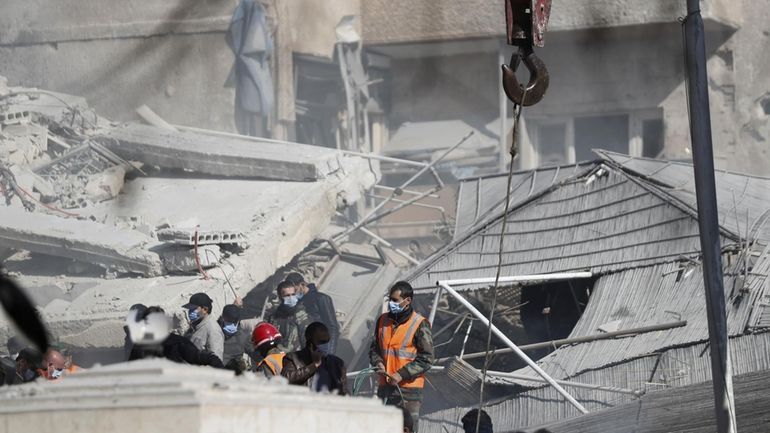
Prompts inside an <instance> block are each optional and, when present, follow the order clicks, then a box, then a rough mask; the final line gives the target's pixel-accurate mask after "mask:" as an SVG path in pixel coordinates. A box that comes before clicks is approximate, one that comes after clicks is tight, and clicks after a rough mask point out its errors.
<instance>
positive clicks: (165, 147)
mask: <svg viewBox="0 0 770 433" xmlns="http://www.w3.org/2000/svg"><path fill="white" fill-rule="evenodd" d="M214 134H215V133H214V132H213V131H212V132H211V133H210V134H209V133H202V132H194V131H189V130H183V131H179V132H175V131H169V130H165V129H161V128H156V127H152V126H145V125H135V124H127V125H124V126H120V127H117V128H114V129H111V130H109V131H107V132H105V133H104V134H103V135H102V136H100V137H98V138H97V139H96V140H97V141H98V142H99V143H100V144H102V145H104V146H105V147H107V148H109V149H110V150H111V151H113V152H115V153H116V154H117V155H119V156H120V157H121V158H124V159H127V160H132V161H141V162H144V163H146V164H150V165H155V166H158V167H164V168H171V169H184V170H190V171H193V172H196V173H202V174H209V175H214V176H226V177H246V178H261V179H271V180H288V181H315V180H318V179H322V178H324V177H326V176H327V175H329V174H330V173H333V172H335V171H337V170H338V169H339V168H340V163H339V161H338V160H337V156H338V153H337V152H336V151H333V150H330V149H324V148H320V147H317V146H308V145H303V144H298V143H286V142H276V141H273V140H268V139H258V138H253V137H243V138H242V137H239V136H233V135H214Z"/></svg>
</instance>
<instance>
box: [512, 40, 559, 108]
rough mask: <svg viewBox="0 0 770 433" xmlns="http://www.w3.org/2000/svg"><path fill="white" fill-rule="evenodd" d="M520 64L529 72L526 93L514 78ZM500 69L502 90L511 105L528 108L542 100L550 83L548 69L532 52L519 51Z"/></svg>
mask: <svg viewBox="0 0 770 433" xmlns="http://www.w3.org/2000/svg"><path fill="white" fill-rule="evenodd" d="M521 62H524V66H526V67H527V70H528V71H529V82H528V83H527V87H526V92H525V91H524V86H522V85H521V84H519V80H518V79H517V78H516V70H517V69H518V68H519V64H520V63H521ZM502 68H503V90H505V95H506V96H508V99H510V100H511V101H512V102H513V103H515V104H518V105H523V106H525V107H528V106H530V105H535V104H537V103H538V102H540V100H541V99H543V97H544V96H545V92H546V90H548V84H549V82H550V77H549V74H548V68H546V67H545V63H543V61H542V60H540V57H538V56H537V55H536V54H535V53H534V52H533V51H532V50H519V51H518V52H516V53H514V54H513V55H512V56H511V61H510V65H502Z"/></svg>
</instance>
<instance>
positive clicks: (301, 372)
mask: <svg viewBox="0 0 770 433" xmlns="http://www.w3.org/2000/svg"><path fill="white" fill-rule="evenodd" d="M305 340H306V341H307V343H306V345H305V348H304V349H302V350H300V351H297V352H292V353H289V354H288V355H286V357H285V358H284V359H283V371H282V372H281V375H282V376H283V377H285V378H286V379H288V380H289V383H291V384H292V385H305V386H309V387H310V388H311V389H312V390H313V391H316V392H333V393H335V394H339V395H346V394H347V393H348V391H347V388H348V386H347V377H346V374H347V373H346V370H345V362H344V361H343V360H342V359H340V358H338V357H336V356H334V355H333V354H331V353H329V349H330V344H329V342H330V340H331V337H330V335H329V330H328V329H327V328H326V325H324V324H323V323H321V322H313V323H311V324H310V325H309V326H308V327H307V329H306V330H305Z"/></svg>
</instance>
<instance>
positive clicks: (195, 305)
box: [182, 293, 225, 360]
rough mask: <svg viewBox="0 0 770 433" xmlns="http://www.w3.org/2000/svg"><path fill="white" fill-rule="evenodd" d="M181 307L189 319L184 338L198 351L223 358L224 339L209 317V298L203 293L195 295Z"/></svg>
mask: <svg viewBox="0 0 770 433" xmlns="http://www.w3.org/2000/svg"><path fill="white" fill-rule="evenodd" d="M182 307H183V308H184V309H186V310H187V317H188V318H189V319H190V329H189V331H188V332H187V335H186V337H187V338H188V339H189V340H190V341H192V343H193V344H194V345H195V347H197V348H198V350H205V351H207V352H211V353H213V354H214V356H216V357H217V358H219V359H220V360H221V359H222V358H223V357H224V350H225V347H224V346H225V337H224V334H223V333H222V328H220V327H219V325H218V324H217V322H216V321H215V320H214V319H213V318H212V317H211V311H212V310H211V307H212V301H211V298H209V296H208V295H207V294H205V293H196V294H194V295H192V296H191V297H190V302H188V303H187V304H185V305H183V306H182Z"/></svg>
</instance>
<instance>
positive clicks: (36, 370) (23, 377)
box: [16, 347, 44, 383]
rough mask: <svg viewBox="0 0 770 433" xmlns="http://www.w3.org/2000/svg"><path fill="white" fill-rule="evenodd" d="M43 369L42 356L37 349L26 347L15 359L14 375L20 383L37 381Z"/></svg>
mask: <svg viewBox="0 0 770 433" xmlns="http://www.w3.org/2000/svg"><path fill="white" fill-rule="evenodd" d="M43 367H44V366H43V354H42V353H40V352H39V351H38V350H37V349H33V348H31V347H27V348H25V349H22V350H21V352H19V355H18V356H17V357H16V375H17V376H18V377H19V380H20V381H21V382H22V383H27V382H32V381H33V380H35V379H37V378H38V376H40V372H41V371H42V370H43Z"/></svg>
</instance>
